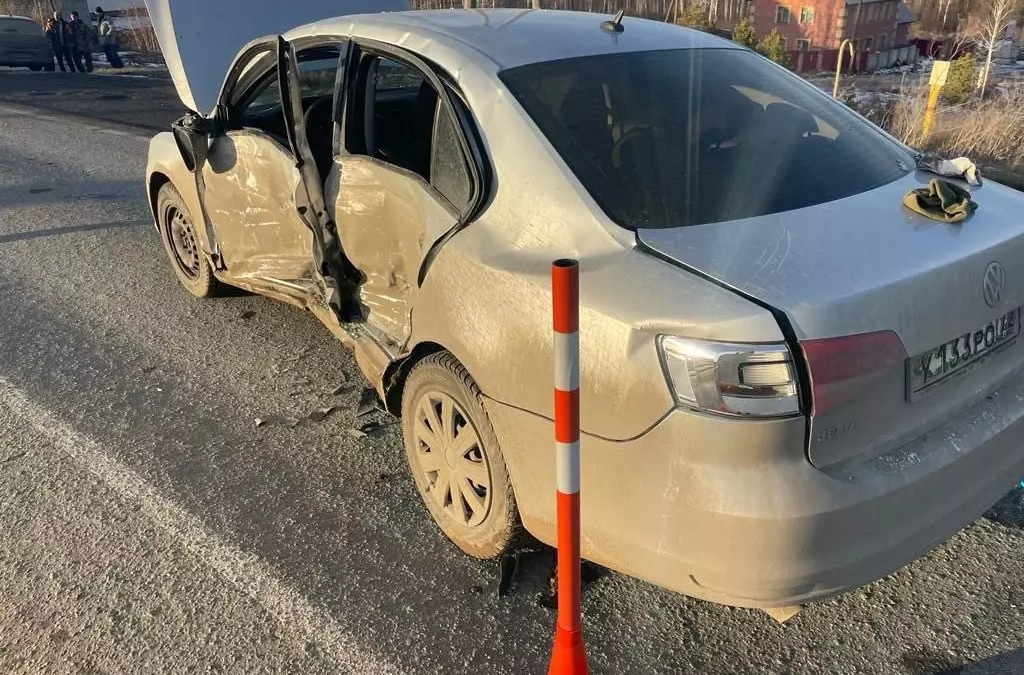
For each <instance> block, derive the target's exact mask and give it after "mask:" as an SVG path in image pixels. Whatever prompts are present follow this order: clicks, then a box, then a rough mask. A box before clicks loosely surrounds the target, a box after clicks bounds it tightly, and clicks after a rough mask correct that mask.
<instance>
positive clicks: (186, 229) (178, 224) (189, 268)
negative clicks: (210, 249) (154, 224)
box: [164, 206, 200, 279]
mask: <svg viewBox="0 0 1024 675" xmlns="http://www.w3.org/2000/svg"><path fill="white" fill-rule="evenodd" d="M164 222H165V223H167V225H166V235H167V239H168V241H170V242H171V250H172V251H173V252H174V262H175V263H177V265H178V267H179V268H180V269H181V271H182V272H183V273H184V274H185V276H186V277H188V278H189V279H196V278H198V277H199V270H200V260H199V244H198V243H197V242H196V235H195V231H194V230H193V229H192V222H191V221H190V220H189V219H188V218H187V217H186V216H185V214H184V213H182V212H181V211H180V210H179V209H177V208H175V207H173V206H171V207H168V209H167V212H166V213H165V215H164Z"/></svg>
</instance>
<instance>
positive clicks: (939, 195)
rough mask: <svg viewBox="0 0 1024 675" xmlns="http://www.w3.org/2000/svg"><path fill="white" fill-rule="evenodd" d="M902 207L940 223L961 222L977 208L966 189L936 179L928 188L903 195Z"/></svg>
mask: <svg viewBox="0 0 1024 675" xmlns="http://www.w3.org/2000/svg"><path fill="white" fill-rule="evenodd" d="M903 205H904V206H906V207H907V208H908V209H910V210H911V211H913V212H915V213H918V214H920V215H922V216H924V217H925V218H931V219H932V220H937V221H939V222H941V223H959V222H962V221H964V220H966V219H967V217H968V216H970V215H971V214H972V213H974V212H975V211H976V210H977V208H978V205H977V204H976V203H975V202H974V200H972V199H971V193H970V192H968V191H967V189H966V188H962V187H960V186H959V185H957V184H956V183H950V182H949V181H946V180H939V179H937V178H933V179H932V181H931V182H930V183H928V187H926V188H918V189H916V190H911V191H910V192H908V193H907V194H906V195H904V197H903Z"/></svg>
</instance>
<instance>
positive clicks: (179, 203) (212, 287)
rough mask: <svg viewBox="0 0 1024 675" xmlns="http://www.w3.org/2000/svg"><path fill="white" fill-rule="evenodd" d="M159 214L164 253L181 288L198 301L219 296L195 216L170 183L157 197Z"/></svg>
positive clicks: (218, 284)
mask: <svg viewBox="0 0 1024 675" xmlns="http://www.w3.org/2000/svg"><path fill="white" fill-rule="evenodd" d="M156 213H157V222H158V223H159V225H160V238H161V239H162V240H163V242H164V251H166V252H167V257H168V258H170V261H171V268H172V269H173V270H174V274H175V276H177V277H178V281H180V282H181V285H182V286H184V287H185V288H186V290H188V292H189V293H191V294H192V295H194V296H196V297H197V298H210V297H214V296H216V295H219V294H220V291H221V285H220V282H218V281H217V278H216V277H214V276H213V269H212V268H211V267H210V262H209V260H207V258H206V255H205V254H204V253H203V251H202V250H201V249H200V247H199V239H198V237H197V236H196V229H195V225H194V222H193V220H192V215H191V214H190V213H189V210H188V207H187V206H186V205H185V202H184V200H183V199H182V198H181V195H180V194H179V193H178V191H177V190H176V189H175V188H174V186H173V185H171V184H170V183H167V184H165V185H164V186H163V187H161V188H160V192H158V193H157V197H156Z"/></svg>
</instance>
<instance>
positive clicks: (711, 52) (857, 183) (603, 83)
mask: <svg viewBox="0 0 1024 675" xmlns="http://www.w3.org/2000/svg"><path fill="white" fill-rule="evenodd" d="M501 78H502V80H503V81H504V83H505V85H506V86H507V87H508V88H509V89H510V90H511V91H512V94H513V95H514V96H515V97H516V98H517V99H518V100H519V102H520V104H522V106H523V107H524V108H525V109H526V112H527V113H528V114H529V115H530V117H532V118H533V120H534V122H536V124H537V126H538V127H540V129H541V131H542V132H543V133H544V134H545V135H546V136H547V138H548V140H549V141H550V142H551V144H552V145H553V146H554V147H555V149H556V150H557V151H558V153H559V154H560V155H561V156H562V158H563V159H564V160H565V162H566V163H567V164H568V165H569V168H570V169H571V170H572V171H573V173H575V174H576V176H577V177H578V178H579V180H580V181H581V182H582V183H583V186H584V187H585V188H586V189H587V191H588V192H589V193H590V194H591V196H592V197H593V198H594V200H595V201H596V202H597V203H598V204H600V205H601V207H602V208H603V209H604V210H605V212H606V213H607V214H608V215H609V216H610V217H611V218H612V219H614V220H615V221H616V222H618V223H619V224H620V225H622V226H623V227H627V228H629V229H638V228H666V227H679V226H683V225H699V224H705V223H716V222H723V221H728V220H736V219H739V218H749V217H754V216H762V215H766V214H772V213H779V212H782V211H789V210H792V209H798V208H803V207H807V206H813V205H815V204H822V203H825V202H829V201H832V200H835V199H841V198H843V197H848V196H850V195H854V194H858V193H860V192H864V191H866V190H871V189H873V188H876V187H878V186H880V185H884V184H886V183H890V182H892V181H894V180H897V179H898V178H900V177H902V176H904V175H906V172H907V171H908V170H909V169H910V167H912V166H913V157H911V156H910V155H909V154H908V153H907V152H906V151H905V150H904V149H902V148H900V147H899V146H897V145H896V144H895V143H893V142H891V141H889V140H888V139H887V138H885V137H884V136H883V135H881V133H879V132H878V131H877V130H876V129H875V128H874V127H872V126H871V125H870V124H868V123H866V122H864V121H863V120H861V119H860V118H858V117H857V116H856V115H854V114H853V113H851V112H850V111H849V110H848V109H847V108H845V107H844V106H842V105H840V104H839V103H836V102H834V101H833V100H832V98H831V97H829V96H828V95H826V94H823V93H822V92H820V91H817V90H816V89H815V88H814V87H813V86H812V85H810V84H808V83H806V82H804V81H803V80H801V79H800V78H798V77H796V76H795V75H792V74H790V73H788V72H786V71H784V70H782V69H780V68H778V67H776V66H775V65H773V64H771V63H770V62H768V61H767V60H766V59H764V58H762V57H760V56H758V55H756V54H754V53H752V52H747V51H743V50H736V49H680V50H666V51H653V52H634V53H625V54H609V55H602V56H588V57H580V58H573V59H566V60H562V61H550V62H545V63H537V64H531V65H527V66H520V67H518V68H512V69H509V70H506V71H504V72H503V73H502V74H501Z"/></svg>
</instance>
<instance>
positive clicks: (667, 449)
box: [488, 376, 1024, 607]
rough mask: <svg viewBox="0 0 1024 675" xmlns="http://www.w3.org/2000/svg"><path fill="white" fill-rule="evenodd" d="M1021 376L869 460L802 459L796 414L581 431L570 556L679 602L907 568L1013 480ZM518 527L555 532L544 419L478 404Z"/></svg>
mask: <svg viewBox="0 0 1024 675" xmlns="http://www.w3.org/2000/svg"><path fill="white" fill-rule="evenodd" d="M1022 402H1024V377H1021V376H1017V377H1015V378H1013V379H1012V380H1010V381H1009V382H1008V383H1007V384H1006V385H1004V386H1003V387H1002V388H1001V389H1000V390H999V391H998V392H996V393H995V394H993V395H992V396H990V397H989V398H988V399H986V400H984V401H983V402H982V403H981V404H979V405H977V406H975V407H974V408H972V409H971V410H969V411H967V412H966V413H964V414H963V415H961V416H959V417H957V418H955V419H953V420H952V421H950V422H949V423H947V424H946V425H944V426H943V427H941V428H939V429H936V430H934V431H933V432H931V433H930V434H928V435H927V436H925V437H922V438H920V439H918V440H916V441H914V442H912V443H910V444H908V445H906V446H904V447H902V448H900V449H898V450H896V451H893V452H891V453H889V454H887V455H885V456H882V457H878V458H875V459H872V460H870V461H860V462H850V463H848V464H845V465H842V466H837V467H830V468H829V469H828V470H827V472H826V471H822V470H819V469H816V468H815V467H813V466H812V465H811V464H809V463H808V462H807V461H806V458H805V457H804V456H803V453H802V451H801V448H802V447H803V438H804V433H805V425H804V422H803V421H802V420H787V421H781V422H779V421H776V422H764V423H761V422H745V423H737V422H732V421H725V420H719V419H714V418H709V417H703V416H698V415H694V414H691V413H687V412H682V411H676V412H673V413H671V414H670V415H669V416H668V417H666V418H665V419H664V420H663V421H662V422H661V423H660V424H658V425H657V426H656V427H654V428H653V429H652V430H651V431H649V432H648V433H646V434H644V435H643V436H641V437H639V438H637V439H635V440H632V441H627V442H612V441H606V440H602V439H595V438H592V437H585V438H584V440H583V446H582V476H581V480H582V486H581V503H582V524H583V538H584V541H583V551H584V556H585V557H587V558H588V559H590V560H593V561H595V562H598V563H601V564H604V565H606V566H608V567H611V568H612V569H615V570H618V571H621V572H624V573H627V574H630V575H633V576H636V577H639V578H642V579H645V580H648V581H650V582H653V583H655V584H658V585H660V586H664V587H667V588H670V589H673V590H676V591H679V592H682V593H685V594H687V595H691V596H694V597H699V598H703V599H707V600H712V601H715V602H720V603H723V604H730V605H738V606H747V607H776V606H785V605H792V604H800V603H804V602H808V601H811V600H816V599H821V598H824V597H827V596H829V595H833V594H836V593H840V592H843V591H846V590H850V589H852V588H856V587H858V586H862V585H864V584H867V583H870V582H872V581H874V580H876V579H879V578H881V577H884V576H886V575H888V574H890V573H892V572H894V571H895V570H897V569H899V568H900V567H902V566H904V565H906V564H907V563H910V562H912V561H913V560H915V559H916V558H918V557H920V556H921V555H923V554H924V553H926V552H927V551H929V550H930V549H931V548H933V547H934V546H936V545H938V544H939V543H941V542H942V541H944V540H946V539H948V538H949V537H950V536H952V535H953V534H955V533H956V532H957V531H959V530H960V529H962V528H963V527H965V526H967V525H969V524H970V523H972V522H973V521H974V520H976V519H977V518H978V517H979V516H980V515H981V514H982V513H984V511H985V510H986V509H988V508H989V507H990V506H992V505H993V504H994V503H996V502H997V501H998V500H999V499H1000V498H1001V497H1002V496H1003V495H1004V494H1005V493H1006V492H1007V491H1008V490H1009V489H1011V488H1012V487H1013V485H1014V484H1015V483H1016V482H1017V480H1018V479H1019V478H1020V477H1021V476H1024V403H1022ZM488 410H489V412H490V413H491V415H492V420H493V422H494V424H495V428H496V431H497V432H498V437H499V438H500V439H502V446H503V448H504V452H505V455H506V460H507V463H508V465H509V469H510V470H511V472H512V477H513V482H514V485H515V488H516V495H517V499H518V501H519V504H520V509H521V511H522V513H523V519H524V523H525V524H526V526H527V528H528V529H529V530H530V531H531V532H532V533H533V534H534V535H535V536H537V537H538V538H540V539H541V540H542V541H545V542H547V543H552V542H553V541H554V508H553V507H554V472H553V469H554V458H553V450H552V443H551V441H550V439H551V437H552V436H551V434H552V431H551V423H550V422H549V421H547V420H543V419H541V418H538V417H535V416H533V415H531V414H529V413H524V412H522V411H519V410H514V409H510V408H506V407H504V406H501V405H500V404H496V403H494V402H489V405H488Z"/></svg>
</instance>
